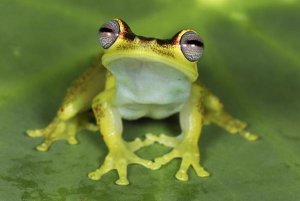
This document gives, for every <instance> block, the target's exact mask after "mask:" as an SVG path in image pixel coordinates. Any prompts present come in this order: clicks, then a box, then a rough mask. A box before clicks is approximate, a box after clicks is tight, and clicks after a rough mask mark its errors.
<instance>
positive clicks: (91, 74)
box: [26, 58, 105, 151]
mask: <svg viewBox="0 0 300 201" xmlns="http://www.w3.org/2000/svg"><path fill="white" fill-rule="evenodd" d="M104 74H105V71H104V68H103V67H99V58H97V61H96V62H95V63H94V64H93V65H92V67H90V68H89V69H88V70H87V71H86V72H85V73H84V74H83V75H81V76H80V77H79V78H78V79H77V80H75V81H74V82H73V83H72V84H71V86H70V87H69V89H68V90H67V93H66V95H65V98H64V101H63V103H62V105H61V106H60V108H59V109H58V112H57V115H56V117H55V118H54V119H53V120H52V122H51V123H50V124H49V125H48V126H47V127H46V128H44V129H33V130H28V131H26V133H27V135H28V136H30V137H43V138H44V141H43V142H42V143H41V144H40V145H38V146H37V147H36V149H37V150H39V151H47V150H48V149H49V147H50V146H51V144H52V143H53V142H54V141H56V140H58V139H67V141H68V143H69V144H77V143H78V141H77V139H76V134H77V133H78V131H79V130H80V129H82V128H85V129H88V130H92V131H95V130H98V127H97V126H95V125H93V124H92V123H90V121H89V119H90V115H93V114H92V113H91V112H89V111H88V110H89V109H90V108H91V103H92V99H93V98H94V97H95V96H96V94H97V93H99V92H100V91H101V90H102V89H103V87H104Z"/></svg>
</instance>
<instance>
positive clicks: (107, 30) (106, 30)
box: [99, 27, 113, 33]
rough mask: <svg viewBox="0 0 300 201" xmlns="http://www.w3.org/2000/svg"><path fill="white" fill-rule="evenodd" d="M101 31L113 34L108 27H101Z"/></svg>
mask: <svg viewBox="0 0 300 201" xmlns="http://www.w3.org/2000/svg"><path fill="white" fill-rule="evenodd" d="M99 31H100V32H110V33H111V32H113V30H112V29H110V28H107V27H101V28H100V30H99Z"/></svg>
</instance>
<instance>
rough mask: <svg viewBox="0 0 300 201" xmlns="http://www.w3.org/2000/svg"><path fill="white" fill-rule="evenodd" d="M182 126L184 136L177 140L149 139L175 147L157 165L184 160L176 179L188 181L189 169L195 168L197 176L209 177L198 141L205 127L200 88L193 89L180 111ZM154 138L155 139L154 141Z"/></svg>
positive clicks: (151, 137) (163, 137) (162, 136)
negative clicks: (203, 126)
mask: <svg viewBox="0 0 300 201" xmlns="http://www.w3.org/2000/svg"><path fill="white" fill-rule="evenodd" d="M179 115H180V125H181V129H182V134H181V135H180V136H178V137H176V138H171V137H168V136H165V135H161V136H159V137H154V136H153V135H148V136H147V137H148V138H150V139H152V140H154V141H158V142H159V143H161V144H164V145H167V146H170V147H174V148H173V150H172V151H171V152H169V153H167V154H166V155H164V156H162V157H159V158H157V159H155V163H156V164H157V165H164V164H167V163H168V162H170V161H171V160H173V159H174V158H182V161H181V165H180V168H179V170H178V171H177V173H176V178H177V179H179V180H182V181H186V180H188V175H187V171H188V169H189V167H193V168H194V170H195V171H196V173H197V175H198V176H200V177H207V176H209V173H208V172H207V171H205V170H204V168H203V167H202V166H201V165H200V164H199V161H200V152H199V146H198V141H199V138H200V134H201V129H202V125H203V118H204V116H203V108H202V97H201V94H200V88H199V87H198V86H197V85H194V86H193V88H192V96H191V97H190V100H189V101H188V102H187V103H186V104H185V106H184V107H183V109H182V110H181V111H180V114H179ZM153 137H154V138H155V139H153Z"/></svg>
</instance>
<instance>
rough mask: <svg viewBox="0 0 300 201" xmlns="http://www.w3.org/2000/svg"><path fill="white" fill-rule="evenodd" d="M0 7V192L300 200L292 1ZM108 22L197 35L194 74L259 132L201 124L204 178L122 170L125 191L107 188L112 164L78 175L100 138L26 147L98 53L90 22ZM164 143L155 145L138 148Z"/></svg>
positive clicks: (8, 195)
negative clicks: (247, 135) (101, 172)
mask: <svg viewBox="0 0 300 201" xmlns="http://www.w3.org/2000/svg"><path fill="white" fill-rule="evenodd" d="M0 10H1V12H0V25H1V26H0V52H1V53H0V139H1V140H0V161H1V166H0V199H1V200H82V201H88V200H114V201H117V200H132V201H137V200H164V201H166V200H172V201H174V200H180V201H182V200H200V199H203V200H207V201H209V200H230V201H232V200H243V201H244V200H272V201H274V200H291V201H293V200H300V190H299V189H300V157H299V153H300V146H299V145H300V137H299V132H300V126H299V119H300V104H299V98H300V92H299V91H300V90H299V88H300V70H299V68H300V58H299V53H300V52H299V50H300V40H299V36H300V15H299V13H300V2H299V1H298V0H253V1H246V0H244V1H243V0H193V1H192V0H189V1H179V0H177V1H171V0H153V1H146V0H143V1H137V0H126V1H118V0H109V1H102V0H86V1H79V0H75V1H74V0H73V1H71V0H52V1H50V0H45V1H38V0H26V1H23V0H1V1H0ZM113 18H122V19H123V20H125V21H126V22H127V23H128V24H129V25H130V27H131V28H132V30H133V31H134V32H135V33H136V34H138V35H144V36H151V37H156V38H169V37H171V36H173V35H174V34H175V33H176V32H177V31H179V30H181V29H183V28H190V29H194V30H196V31H197V32H198V33H199V34H200V36H201V37H202V38H203V40H204V43H205V52H204V56H203V58H202V59H201V60H200V62H199V74H200V80H201V81H202V82H203V83H205V84H206V85H207V86H208V88H210V89H211V90H212V91H213V92H214V93H215V94H217V95H218V96H219V97H220V98H221V99H222V100H223V102H224V104H225V106H226V108H227V110H228V111H230V112H231V113H232V114H234V116H236V117H238V118H240V119H242V120H245V121H247V122H248V123H249V130H251V131H252V132H254V133H257V134H258V135H259V136H260V137H261V139H260V140H259V141H258V142H254V143H249V142H247V141H245V140H244V139H242V138H241V137H239V136H229V135H228V134H227V133H226V132H225V131H224V130H222V129H219V128H217V127H216V126H213V125H211V126H208V127H205V128H204V130H203V133H202V138H201V140H200V141H201V142H200V143H199V144H200V147H201V148H200V149H201V154H202V157H201V162H202V164H203V165H204V167H206V168H207V170H208V171H209V172H210V173H211V174H212V176H211V177H210V178H205V179H203V178H198V177H197V176H196V175H195V173H194V171H193V170H190V172H189V173H190V181H188V182H179V181H177V180H175V178H174V174H175V172H176V170H177V168H178V166H179V164H180V161H179V160H174V161H172V163H170V164H169V165H166V166H164V167H163V168H162V169H160V170H157V171H150V170H147V169H145V168H143V167H140V166H134V165H132V166H129V180H130V181H131V185H130V186H128V187H120V186H116V185H115V184H114V181H115V179H116V173H115V172H111V173H109V174H107V175H106V176H105V177H103V179H102V180H101V181H96V182H95V181H91V180H89V179H88V178H87V176H86V175H87V173H88V172H89V171H92V170H94V169H95V168H97V167H98V166H99V165H100V163H101V162H102V161H103V159H104V157H105V155H106V154H107V149H106V147H105V145H104V143H103V141H102V140H101V138H100V137H99V134H93V133H89V132H87V131H83V132H81V133H82V134H80V135H79V140H80V142H81V143H80V145H77V146H69V145H67V144H66V142H65V141H61V142H57V143H55V144H54V145H53V147H52V149H51V151H49V152H47V153H40V152H37V151H35V150H34V149H33V148H34V147H35V146H36V145H38V144H39V143H40V142H41V139H30V138H28V137H26V136H25V135H24V131H25V130H27V129H29V128H38V127H43V126H46V125H47V123H48V122H49V121H50V120H51V119H52V118H53V116H54V115H55V113H56V109H57V108H58V106H59V104H60V102H61V99H62V97H63V95H64V93H65V90H66V88H67V87H68V85H69V84H70V82H71V81H72V80H73V79H75V78H76V77H78V75H80V73H81V72H83V71H84V70H85V69H86V67H87V66H88V64H89V63H90V61H91V58H92V57H93V56H94V55H96V54H97V53H98V52H100V51H102V49H101V47H100V45H99V43H98V35H97V31H98V28H99V27H100V26H101V25H102V24H103V23H104V22H106V21H108V20H110V19H113ZM177 123H178V121H177V119H176V117H173V118H170V119H167V120H164V121H152V120H148V119H146V120H141V121H137V122H125V133H124V135H125V138H126V139H129V140H130V139H133V138H134V137H136V136H144V134H145V133H146V132H150V131H151V132H156V133H162V132H164V133H167V134H170V135H176V134H179V133H178V132H179V131H178V128H174V125H176V124H177ZM175 127H176V126H175ZM167 151H168V149H166V148H164V147H162V146H159V145H154V146H152V147H149V148H147V149H143V150H141V151H140V152H139V154H140V155H141V156H143V157H144V158H148V159H153V158H154V157H156V156H158V155H161V154H163V153H165V152H167Z"/></svg>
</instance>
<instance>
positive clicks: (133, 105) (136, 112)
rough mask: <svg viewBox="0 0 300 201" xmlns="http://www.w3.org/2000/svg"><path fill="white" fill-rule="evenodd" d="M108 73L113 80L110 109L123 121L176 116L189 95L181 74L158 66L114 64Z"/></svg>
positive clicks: (130, 62)
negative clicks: (112, 98) (114, 91)
mask: <svg viewBox="0 0 300 201" xmlns="http://www.w3.org/2000/svg"><path fill="white" fill-rule="evenodd" d="M109 70H110V71H111V72H112V74H113V75H114V76H115V78H116V96H115V100H114V105H115V107H117V108H118V110H119V112H120V114H121V116H122V117H123V118H125V119H138V118H140V117H151V118H155V119H161V118H166V117H168V116H170V115H172V114H174V113H177V112H179V111H180V109H181V108H182V106H183V105H184V103H185V102H186V101H187V99H188V98H189V96H190V93H191V83H190V81H189V80H188V78H187V77H186V76H185V75H184V74H183V73H181V72H180V71H178V70H175V69H173V68H171V67H168V66H165V65H162V64H161V63H158V62H144V61H141V60H136V59H126V60H118V61H115V62H114V63H112V64H111V65H110V67H109Z"/></svg>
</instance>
